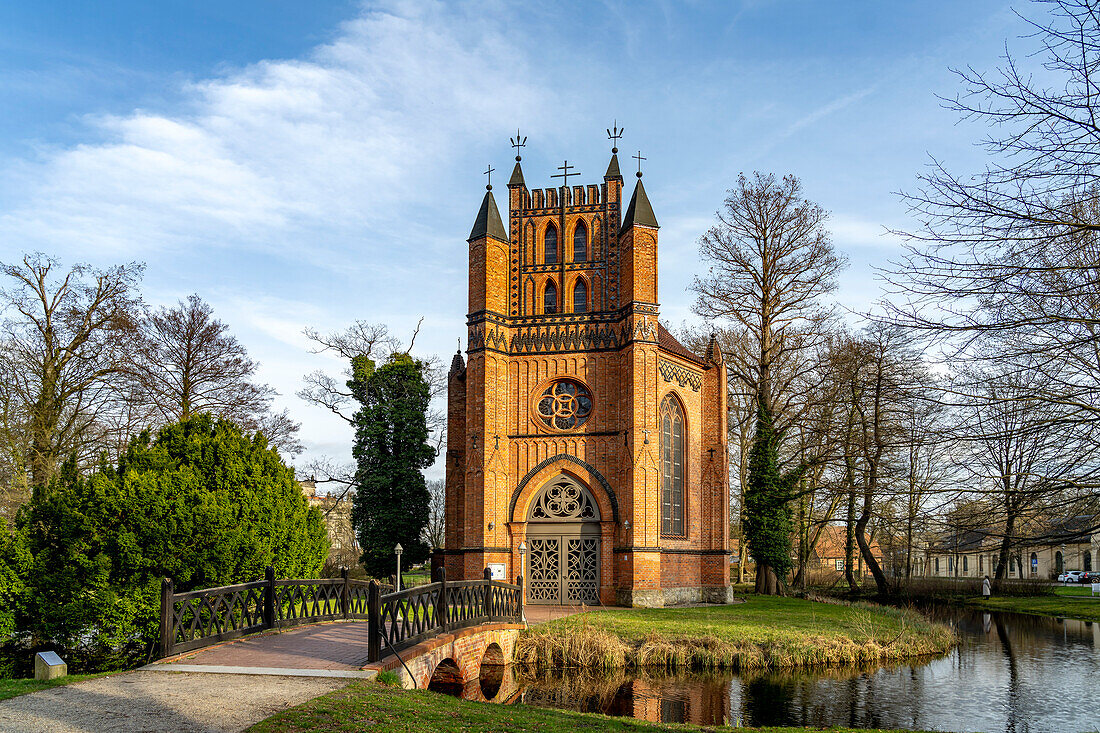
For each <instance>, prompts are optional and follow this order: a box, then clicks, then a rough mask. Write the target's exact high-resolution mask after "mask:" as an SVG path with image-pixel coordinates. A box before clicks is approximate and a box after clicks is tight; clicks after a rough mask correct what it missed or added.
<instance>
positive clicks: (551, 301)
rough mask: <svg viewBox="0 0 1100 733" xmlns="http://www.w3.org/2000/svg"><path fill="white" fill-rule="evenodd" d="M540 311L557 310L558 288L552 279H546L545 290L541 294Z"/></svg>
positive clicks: (549, 311)
mask: <svg viewBox="0 0 1100 733" xmlns="http://www.w3.org/2000/svg"><path fill="white" fill-rule="evenodd" d="M542 312H543V313H557V312H558V288H557V286H556V285H554V281H553V280H547V281H546V290H545V291H543V294H542Z"/></svg>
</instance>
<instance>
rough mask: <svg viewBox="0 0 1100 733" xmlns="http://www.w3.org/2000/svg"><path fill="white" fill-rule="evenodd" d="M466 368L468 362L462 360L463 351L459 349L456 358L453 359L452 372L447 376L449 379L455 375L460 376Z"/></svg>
mask: <svg viewBox="0 0 1100 733" xmlns="http://www.w3.org/2000/svg"><path fill="white" fill-rule="evenodd" d="M465 368H466V362H464V361H463V360H462V349H459V350H458V351H457V352H456V353H455V356H454V358H453V359H451V371H450V373H449V374H448V375H447V376H448V377H453V376H454V375H456V374H458V373H459V372H461V371H462V370H463V369H465Z"/></svg>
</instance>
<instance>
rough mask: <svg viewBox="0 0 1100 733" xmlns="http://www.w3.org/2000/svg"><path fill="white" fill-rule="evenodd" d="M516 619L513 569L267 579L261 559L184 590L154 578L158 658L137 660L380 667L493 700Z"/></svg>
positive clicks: (212, 666)
mask: <svg viewBox="0 0 1100 733" xmlns="http://www.w3.org/2000/svg"><path fill="white" fill-rule="evenodd" d="M523 626H524V624H523V578H522V577H520V578H517V579H516V583H515V584H511V583H504V582H500V581H496V580H492V579H491V578H490V577H489V571H488V570H486V571H485V577H484V578H483V579H480V580H466V581H457V582H452V581H448V580H447V578H446V573H445V572H444V570H443V568H438V569H437V571H436V576H435V579H434V581H433V582H431V583H428V584H427V585H421V586H415V587H412V588H404V589H402V590H395V589H394V588H393V586H392V585H384V584H381V583H378V582H377V581H361V580H354V579H351V578H349V577H348V575H347V572H346V571H345V572H344V573H343V574H342V577H340V578H325V579H308V580H299V579H278V578H276V577H275V574H274V571H273V570H272V568H270V567H269V568H268V569H267V572H266V575H265V577H264V579H263V580H257V581H254V582H251V583H241V584H238V585H230V586H224V587H221V588H207V589H204V590H196V591H189V592H185V593H176V592H175V590H174V587H173V584H172V581H171V580H169V579H165V580H164V582H163V585H162V594H161V622H160V648H159V657H160V658H161V660H160V661H159V662H158V663H156V664H154V665H150V666H149V667H147V669H160V670H175V671H209V672H236V673H249V674H280V673H281V674H287V673H300V674H308V675H310V676H341V677H370V676H373V675H374V674H377V673H378V672H379V671H381V670H383V669H391V670H393V671H395V672H397V673H398V674H399V675H400V676H401V678H402V680H403V681H404V683H405V685H406V686H409V687H412V686H415V687H422V688H423V687H429V686H432V687H438V688H441V689H446V690H447V691H450V692H455V691H456V687H462V688H465V690H466V691H465V693H464V694H465V696H466V697H479V695H480V696H481V697H482V698H483V699H497V698H498V697H499V695H500V694H501V693H503V694H508V688H509V687H513V688H514V684H512V685H509V684H508V680H507V679H504V678H505V677H506V671H505V670H506V665H507V662H509V661H511V660H512V658H513V651H514V648H515V641H516V639H517V638H518V636H519V632H520V630H521V629H522V628H523ZM294 627H302V628H300V629H295V628H294ZM277 631H283V632H284V633H273V632H277ZM229 642H232V643H229ZM497 677H500V678H501V679H500V680H499V681H498V683H497V684H496V686H495V687H494V684H493V683H492V680H494V679H495V678H497ZM486 678H488V679H489V680H490V683H489V685H488V687H486V683H485V681H484V680H485V679H486ZM479 690H480V691H481V692H479ZM494 690H495V691H494ZM485 691H494V694H493V695H491V696H487V697H486V696H485V694H484V693H485Z"/></svg>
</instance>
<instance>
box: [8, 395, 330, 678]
mask: <svg viewBox="0 0 1100 733" xmlns="http://www.w3.org/2000/svg"><path fill="white" fill-rule="evenodd" d="M17 528H18V530H19V532H21V533H22V535H23V539H24V541H25V543H26V550H27V552H28V553H29V556H30V560H29V566H28V567H27V568H26V569H25V572H24V573H23V578H24V582H25V584H26V589H25V592H24V593H23V594H22V601H21V603H20V612H19V618H18V623H19V626H20V629H21V630H24V631H27V632H30V633H31V634H32V636H33V637H34V639H35V640H36V641H38V642H48V643H51V644H55V645H57V646H59V647H61V648H64V649H77V650H79V652H78V653H79V656H83V657H84V659H85V660H86V662H85V664H84V665H79V666H84V667H85V668H88V667H100V668H106V667H110V666H118V665H121V664H125V663H129V662H132V661H135V659H136V658H138V657H140V656H141V655H143V654H145V653H146V651H147V649H148V648H149V645H150V644H151V643H152V642H153V641H154V640H155V639H156V638H157V634H158V620H159V616H160V583H161V578H163V577H166V576H167V577H171V578H172V579H173V580H174V581H175V583H176V590H177V592H181V591H186V590H193V589H196V588H203V587H211V586H219V585H228V584H232V583H239V582H243V581H247V580H254V579H256V578H259V577H262V576H263V573H264V568H265V567H266V566H267V565H274V566H275V572H276V574H277V575H279V576H281V577H311V576H313V577H315V576H316V574H317V573H318V572H319V571H320V569H321V564H322V563H323V561H324V558H325V555H326V553H327V549H328V538H327V535H326V531H325V528H324V524H323V522H322V521H321V516H320V513H319V512H318V511H317V510H316V509H311V508H309V506H308V504H307V503H306V500H305V498H304V497H303V495H302V492H301V489H300V488H299V485H298V483H297V481H295V479H294V474H293V472H292V471H291V469H289V468H288V467H287V466H286V465H285V464H284V463H283V462H282V460H281V459H280V458H279V455H278V453H277V452H276V451H274V450H273V449H270V448H268V446H267V441H266V439H265V438H264V437H263V436H262V435H259V434H257V435H255V436H253V437H250V436H248V435H244V434H242V433H241V431H240V429H239V428H237V427H236V426H235V425H233V424H232V423H230V422H226V421H221V420H219V421H214V420H213V419H212V418H211V417H210V416H208V415H201V416H197V417H193V418H191V419H189V420H185V421H183V422H180V423H176V424H173V425H169V426H168V427H165V428H163V429H162V430H160V432H159V433H158V434H157V437H156V439H155V440H154V439H151V438H150V435H149V434H148V432H146V433H143V434H142V435H140V436H138V437H137V438H135V439H134V440H132V441H131V443H130V446H129V447H128V449H127V451H126V453H125V454H124V455H123V457H122V458H121V460H120V461H119V465H118V466H117V467H115V466H110V465H107V464H105V463H103V464H101V465H100V466H99V468H98V469H97V470H96V471H94V472H93V473H91V474H90V475H88V476H82V475H81V474H80V473H79V472H78V471H77V470H76V468H75V464H74V463H73V462H72V461H70V462H69V463H68V464H67V465H66V466H65V467H63V469H62V471H61V473H60V475H59V476H58V477H57V478H55V479H54V480H53V481H51V483H50V484H49V485H48V486H47V487H38V488H36V489H35V491H34V493H33V495H32V498H31V501H30V502H29V503H28V504H27V505H26V506H25V507H24V508H23V510H21V512H20V514H19V516H18V519H17Z"/></svg>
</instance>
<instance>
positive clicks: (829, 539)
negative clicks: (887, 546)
mask: <svg viewBox="0 0 1100 733" xmlns="http://www.w3.org/2000/svg"><path fill="white" fill-rule="evenodd" d="M846 537H847V532H846V528H845V527H844V526H843V525H838V524H827V525H825V526H824V527H823V528H822V529H821V535H820V536H819V537H818V540H817V545H816V546H815V547H814V550H813V552H812V553H811V555H810V560H809V562H808V563H807V564H806V570H807V571H808V572H810V573H815V572H833V573H843V572H844V563H845V562H846V557H847V553H846V552H845V545H846ZM853 542H854V540H853ZM868 544H870V546H871V556H872V557H873V558H875V561H876V562H877V563H878V565H879V567H882V548H881V547H879V543H878V540H874V539H872V540H871V541H870V542H869V543H868ZM853 564H854V566H855V575H856V577H864V576H869V575H870V574H871V571H870V569H869V568H868V567H867V564H866V563H865V562H864V561H863V553H861V552H860V551H859V546H858V545H855V546H854V549H853ZM883 571H884V572H885V568H884V569H883Z"/></svg>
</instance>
